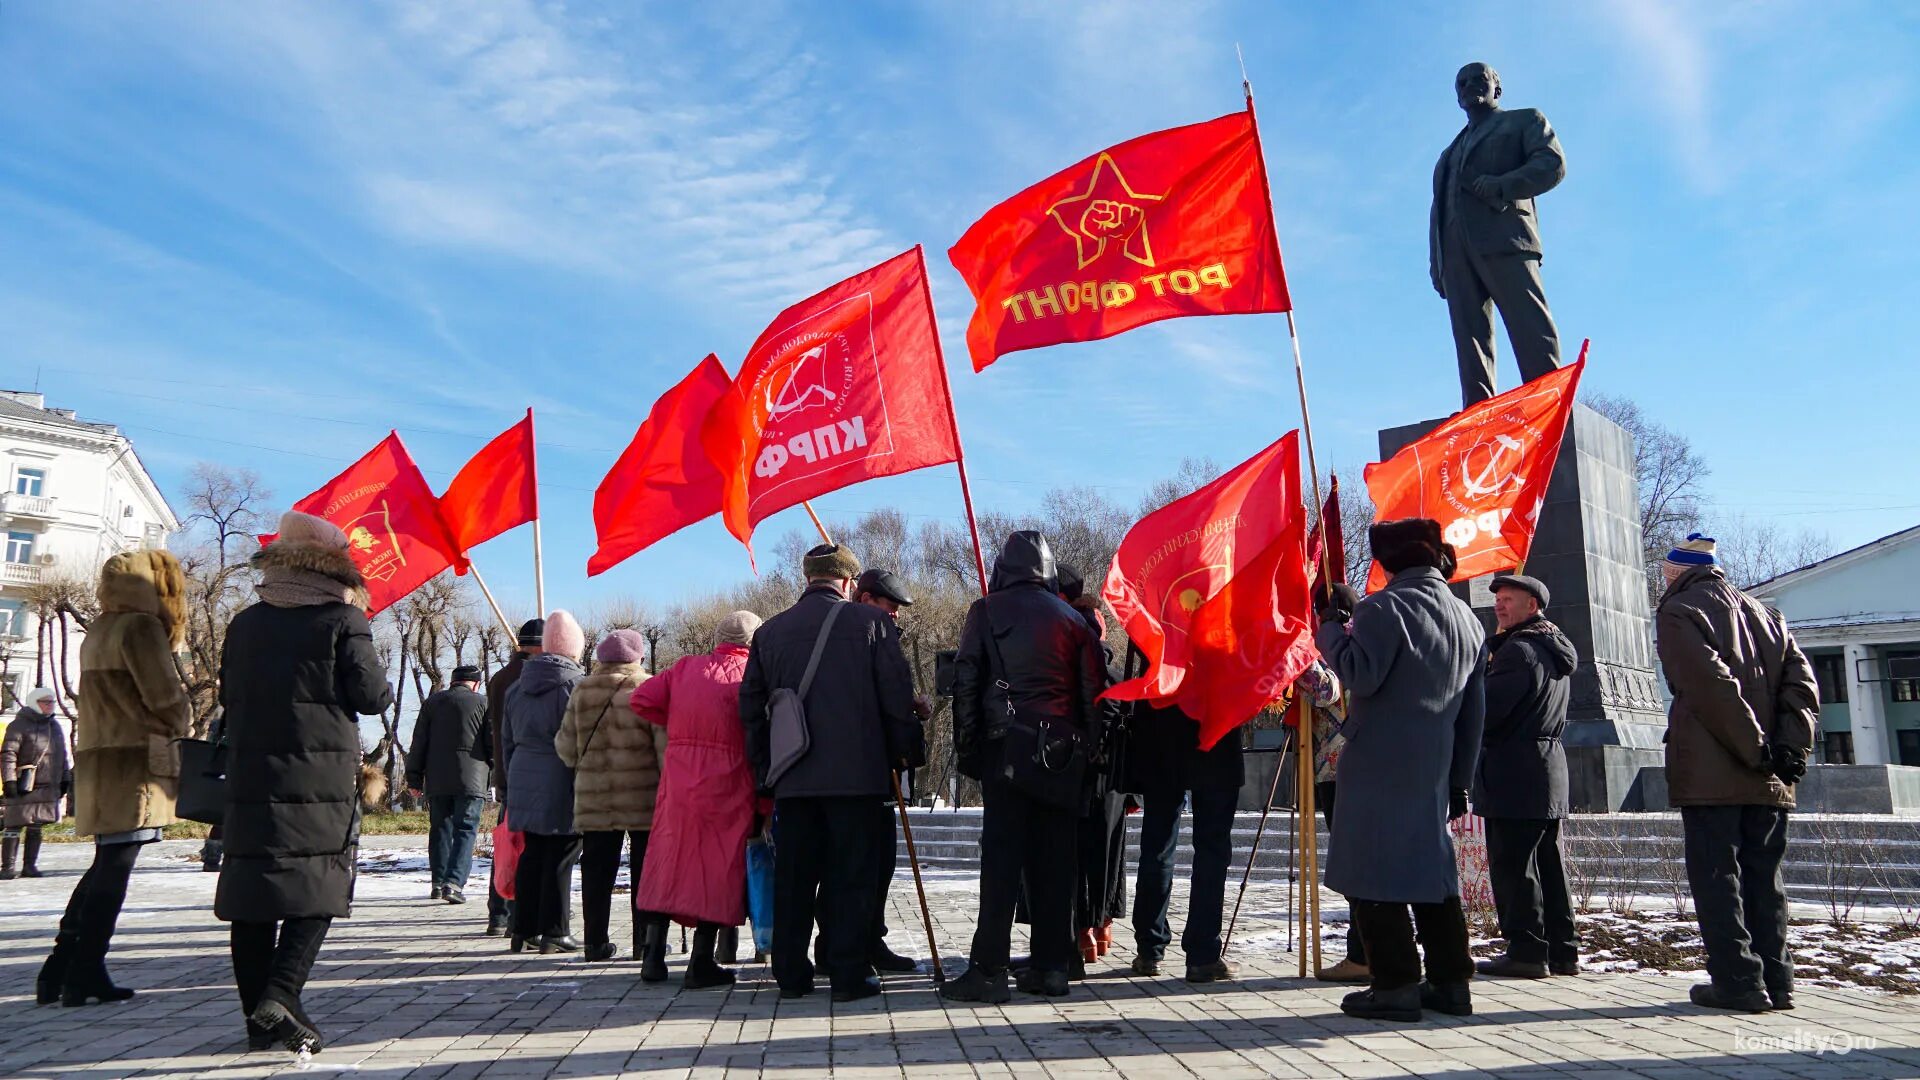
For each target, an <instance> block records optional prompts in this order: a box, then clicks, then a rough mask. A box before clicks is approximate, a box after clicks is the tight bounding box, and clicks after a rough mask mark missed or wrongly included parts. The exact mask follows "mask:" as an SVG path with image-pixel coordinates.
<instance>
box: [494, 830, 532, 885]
mask: <svg viewBox="0 0 1920 1080" xmlns="http://www.w3.org/2000/svg"><path fill="white" fill-rule="evenodd" d="M526 846H527V834H526V833H523V832H520V831H518V830H516V829H509V828H507V823H506V822H505V821H504V820H502V821H501V822H500V824H498V825H495V826H494V827H493V891H494V892H496V893H499V894H500V899H502V900H511V899H513V875H514V874H515V872H517V871H518V870H519V869H520V852H521V851H522V850H524V849H525V848H526Z"/></svg>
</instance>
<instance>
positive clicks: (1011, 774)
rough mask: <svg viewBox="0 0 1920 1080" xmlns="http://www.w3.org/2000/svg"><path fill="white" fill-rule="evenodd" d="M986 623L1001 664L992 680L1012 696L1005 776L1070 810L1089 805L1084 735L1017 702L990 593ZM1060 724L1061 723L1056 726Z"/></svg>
mask: <svg viewBox="0 0 1920 1080" xmlns="http://www.w3.org/2000/svg"><path fill="white" fill-rule="evenodd" d="M980 612H981V617H982V621H984V622H985V623H986V634H987V649H988V651H990V652H991V653H992V654H993V666H994V667H995V668H996V669H997V671H996V678H995V679H994V681H993V685H995V686H997V687H999V688H1000V692H1001V693H1002V694H1005V695H1006V699H1007V733H1006V735H1005V736H1004V737H1003V738H1002V739H1001V740H1000V742H1001V746H1000V764H999V769H1000V776H1001V778H1002V779H1004V780H1005V781H1006V782H1007V783H1009V784H1011V785H1013V786H1014V787H1015V788H1018V789H1019V790H1020V791H1021V792H1022V793H1023V794H1025V795H1026V796H1027V797H1028V798H1030V799H1033V800H1035V801H1036V802H1042V803H1046V804H1047V805H1049V806H1057V807H1060V808H1062V809H1066V810H1084V809H1085V808H1086V800H1087V788H1086V782H1087V749H1086V743H1085V740H1084V739H1082V738H1081V736H1080V733H1079V732H1078V731H1076V730H1074V728H1073V725H1072V724H1070V723H1061V722H1056V721H1052V720H1040V721H1037V722H1036V721H1031V720H1028V719H1026V718H1024V717H1022V716H1021V715H1020V714H1019V713H1017V712H1016V711H1015V710H1014V707H1013V684H1012V683H1011V682H1009V681H1008V676H1009V675H1010V674H1011V672H1010V671H1009V670H1008V668H1007V662H1006V660H1005V659H1003V658H1002V657H1001V655H1000V641H999V638H998V637H996V636H995V635H994V632H993V606H992V603H991V602H990V600H989V599H987V598H982V600H981V604H980ZM1056 725H1057V726H1056Z"/></svg>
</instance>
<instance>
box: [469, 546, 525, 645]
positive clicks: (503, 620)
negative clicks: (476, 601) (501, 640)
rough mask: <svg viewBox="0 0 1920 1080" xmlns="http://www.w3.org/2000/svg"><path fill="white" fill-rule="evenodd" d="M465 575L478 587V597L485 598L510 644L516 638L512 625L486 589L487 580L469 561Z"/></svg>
mask: <svg viewBox="0 0 1920 1080" xmlns="http://www.w3.org/2000/svg"><path fill="white" fill-rule="evenodd" d="M467 573H469V574H472V575H473V583H474V584H475V585H478V586H480V595H481V596H484V597H486V598H487V606H488V607H490V608H492V609H493V617H494V618H496V619H499V620H500V627H501V629H503V630H505V631H506V632H507V643H508V644H512V643H513V642H514V640H515V639H516V638H517V636H518V631H516V630H514V628H513V624H512V623H510V622H508V621H507V614H506V612H504V611H501V610H500V604H499V602H498V601H496V600H495V599H494V598H493V590H492V589H489V588H487V579H486V578H483V577H481V576H480V568H479V567H478V566H476V565H474V564H473V562H472V561H471V560H469V561H468V562H467Z"/></svg>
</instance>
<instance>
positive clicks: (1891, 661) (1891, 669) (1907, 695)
mask: <svg viewBox="0 0 1920 1080" xmlns="http://www.w3.org/2000/svg"><path fill="white" fill-rule="evenodd" d="M1917 664H1920V653H1912V652H1897V653H1888V654H1887V671H1888V673H1889V674H1893V673H1895V672H1898V673H1899V674H1902V675H1905V674H1907V673H1909V672H1911V671H1913V670H1914V667H1915V666H1916V665H1917ZM1887 682H1888V683H1889V684H1890V686H1889V687H1888V689H1889V690H1890V691H1891V692H1892V694H1893V700H1895V701H1920V678H1905V679H1902V678H1890V679H1888V680H1887Z"/></svg>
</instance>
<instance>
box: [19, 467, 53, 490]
mask: <svg viewBox="0 0 1920 1080" xmlns="http://www.w3.org/2000/svg"><path fill="white" fill-rule="evenodd" d="M46 488H47V470H45V469H16V470H15V471H14V474H13V493H14V494H15V495H45V494H46V493H47V492H46Z"/></svg>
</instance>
